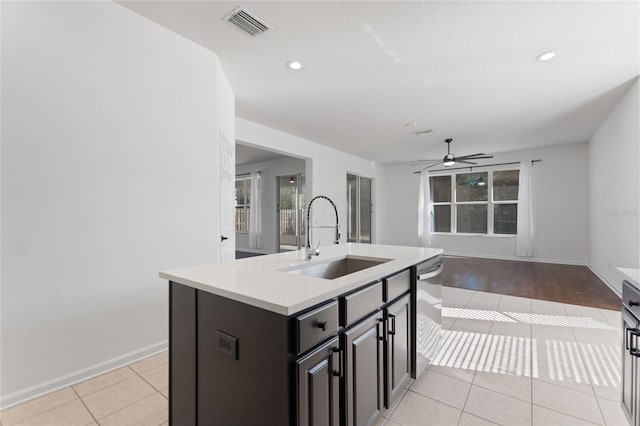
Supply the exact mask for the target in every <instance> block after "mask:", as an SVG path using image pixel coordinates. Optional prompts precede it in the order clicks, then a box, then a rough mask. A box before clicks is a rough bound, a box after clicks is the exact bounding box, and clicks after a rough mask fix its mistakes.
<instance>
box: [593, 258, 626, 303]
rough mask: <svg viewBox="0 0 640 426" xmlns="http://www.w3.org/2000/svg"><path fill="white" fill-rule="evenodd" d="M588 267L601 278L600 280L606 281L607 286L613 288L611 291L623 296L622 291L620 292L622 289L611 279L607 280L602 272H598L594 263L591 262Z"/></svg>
mask: <svg viewBox="0 0 640 426" xmlns="http://www.w3.org/2000/svg"><path fill="white" fill-rule="evenodd" d="M587 268H589V270H590V271H591V272H593V273H594V274H595V276H596V277H598V278H600V280H601V281H602V282H603V283H605V284H606V285H607V287H609V288H610V289H611V291H613V292H614V293H615V294H617V295H618V297H620V298H622V293H621V292H620V289H618V288H616V287H615V286H614V285H613V284H612V283H611V282H609V280H607V279H606V278H605V277H604V275H602V274H600V273H599V272H598V270H597V269H596V268H594V267H593V265H591V264H589V265H587Z"/></svg>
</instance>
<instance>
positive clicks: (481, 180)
mask: <svg viewBox="0 0 640 426" xmlns="http://www.w3.org/2000/svg"><path fill="white" fill-rule="evenodd" d="M486 184H487V182H485V181H484V179H482V178H480V179H478V181H477V182H476V185H478V186H485V185H486Z"/></svg>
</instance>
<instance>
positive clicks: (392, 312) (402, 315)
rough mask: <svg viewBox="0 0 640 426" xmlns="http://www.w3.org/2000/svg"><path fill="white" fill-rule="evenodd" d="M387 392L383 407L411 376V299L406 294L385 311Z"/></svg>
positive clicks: (388, 406) (392, 399)
mask: <svg viewBox="0 0 640 426" xmlns="http://www.w3.org/2000/svg"><path fill="white" fill-rule="evenodd" d="M386 318H387V322H386V324H387V333H388V338H387V369H386V371H387V392H386V395H385V396H386V398H385V406H386V407H387V408H391V404H392V403H393V401H394V400H395V399H396V398H397V397H398V395H399V394H400V391H401V390H402V385H403V384H404V383H405V382H406V381H407V380H408V379H409V376H410V374H411V298H410V296H409V295H408V294H407V295H406V296H405V297H403V298H402V299H400V300H398V301H397V302H396V303H394V304H392V305H390V306H389V307H388V308H387V309H386Z"/></svg>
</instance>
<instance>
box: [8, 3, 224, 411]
mask: <svg viewBox="0 0 640 426" xmlns="http://www.w3.org/2000/svg"><path fill="white" fill-rule="evenodd" d="M2 88H3V93H2V112H3V116H2V164H1V166H2V249H3V250H2V352H1V356H2V360H1V367H0V368H1V370H2V377H1V391H2V405H3V406H7V405H8V404H12V403H14V402H16V401H19V400H21V399H24V398H28V397H32V396H35V395H37V394H39V393H42V392H46V391H49V390H52V389H55V388H56V387H60V386H63V385H66V384H68V383H72V382H74V381H77V380H80V379H83V378H86V377H87V376H89V375H92V374H95V373H98V372H100V371H104V370H105V369H108V368H113V367H116V366H118V365H120V364H123V363H126V362H128V361H131V360H132V359H135V358H139V357H141V356H143V355H147V354H149V353H152V352H154V351H158V350H161V349H163V348H164V347H166V340H167V284H166V283H165V282H163V281H162V280H160V279H159V278H158V271H159V270H161V269H168V268H172V267H180V266H185V265H193V264H198V263H204V262H211V261H215V260H216V259H217V257H218V242H217V235H218V215H219V201H218V183H217V179H218V173H217V164H218V159H217V140H218V132H219V131H220V130H222V131H224V133H225V134H226V135H227V137H228V138H229V139H230V140H234V138H235V134H234V129H233V119H234V115H235V113H234V103H233V102H234V101H233V97H232V96H233V95H232V93H231V89H230V87H229V85H228V83H227V82H226V78H225V76H224V73H223V72H222V69H221V67H220V64H219V61H218V59H217V57H216V55H215V54H213V53H211V52H210V51H207V50H205V49H203V48H202V47H200V46H198V45H196V44H194V43H192V42H190V41H187V40H186V39H184V38H182V37H180V36H177V35H176V34H174V33H172V32H169V31H167V30H166V29H163V28H162V27H160V26H158V25H156V24H154V23H152V22H150V21H148V20H147V19H145V18H143V17H141V16H139V15H137V14H135V13H133V12H131V11H130V10H127V9H125V8H123V7H121V6H120V5H117V4H115V3H111V2H66V3H63V2H42V3H36V2H3V4H2Z"/></svg>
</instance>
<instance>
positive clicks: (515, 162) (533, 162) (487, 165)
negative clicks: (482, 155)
mask: <svg viewBox="0 0 640 426" xmlns="http://www.w3.org/2000/svg"><path fill="white" fill-rule="evenodd" d="M540 162H542V159H538V160H531V165H532V166H533V165H534V164H536V163H540ZM520 163H521V162H520V161H512V162H511V163H495V164H483V165H481V166H464V167H452V168H446V169H435V170H429V171H430V172H448V171H450V170H464V169H469V171H473V169H477V168H478V167H492V166H508V165H511V164H520ZM413 174H420V171H417V172H413Z"/></svg>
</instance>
